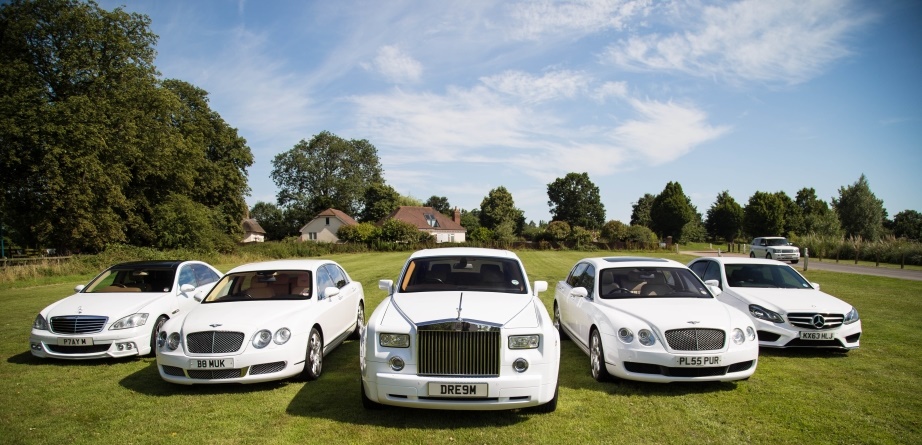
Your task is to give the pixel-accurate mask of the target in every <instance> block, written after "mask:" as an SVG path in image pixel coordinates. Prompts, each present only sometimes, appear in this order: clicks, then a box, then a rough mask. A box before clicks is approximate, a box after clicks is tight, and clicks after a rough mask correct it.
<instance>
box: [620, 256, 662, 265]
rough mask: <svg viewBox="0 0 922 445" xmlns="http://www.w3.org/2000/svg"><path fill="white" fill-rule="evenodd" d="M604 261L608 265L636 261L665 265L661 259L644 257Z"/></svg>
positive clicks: (626, 257) (624, 257)
mask: <svg viewBox="0 0 922 445" xmlns="http://www.w3.org/2000/svg"><path fill="white" fill-rule="evenodd" d="M605 261H607V262H609V263H633V262H637V261H646V262H648V263H665V262H666V260H664V259H662V258H649V257H644V256H614V257H610V258H605Z"/></svg>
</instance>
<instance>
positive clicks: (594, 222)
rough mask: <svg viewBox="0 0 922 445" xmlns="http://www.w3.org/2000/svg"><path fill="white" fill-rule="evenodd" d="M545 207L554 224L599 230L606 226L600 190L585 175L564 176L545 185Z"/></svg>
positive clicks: (570, 174)
mask: <svg viewBox="0 0 922 445" xmlns="http://www.w3.org/2000/svg"><path fill="white" fill-rule="evenodd" d="M547 197H548V201H547V205H548V206H550V208H551V216H552V220H553V221H565V222H567V223H568V224H570V225H571V226H574V227H584V228H587V229H598V228H600V227H602V224H604V223H605V206H604V205H602V198H601V197H600V196H599V188H598V187H596V185H595V184H593V182H592V181H591V180H589V174H587V173H567V175H566V176H564V177H563V178H557V179H555V180H554V182H552V183H550V184H548V185H547Z"/></svg>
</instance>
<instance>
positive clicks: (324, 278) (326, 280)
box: [317, 267, 336, 298]
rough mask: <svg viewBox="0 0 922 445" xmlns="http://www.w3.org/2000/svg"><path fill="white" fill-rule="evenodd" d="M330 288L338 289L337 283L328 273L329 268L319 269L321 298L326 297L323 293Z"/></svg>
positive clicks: (318, 286)
mask: <svg viewBox="0 0 922 445" xmlns="http://www.w3.org/2000/svg"><path fill="white" fill-rule="evenodd" d="M328 287H336V283H334V282H333V277H332V276H330V272H329V271H327V268H326V267H321V268H320V269H317V288H318V294H319V295H320V298H324V297H326V295H324V293H323V291H324V290H325V289H326V288H328Z"/></svg>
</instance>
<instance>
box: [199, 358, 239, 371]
mask: <svg viewBox="0 0 922 445" xmlns="http://www.w3.org/2000/svg"><path fill="white" fill-rule="evenodd" d="M233 367H234V359H232V358H211V359H193V360H189V368H191V369H227V368H233Z"/></svg>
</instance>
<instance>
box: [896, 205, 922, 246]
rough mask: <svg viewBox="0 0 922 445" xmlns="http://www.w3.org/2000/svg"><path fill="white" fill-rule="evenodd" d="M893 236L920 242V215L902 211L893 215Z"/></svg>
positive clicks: (921, 235)
mask: <svg viewBox="0 0 922 445" xmlns="http://www.w3.org/2000/svg"><path fill="white" fill-rule="evenodd" d="M893 236H896V237H897V238H900V237H904V238H907V239H911V240H915V241H922V213H919V212H917V211H915V210H903V211H902V212H900V213H897V214H896V215H893Z"/></svg>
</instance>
